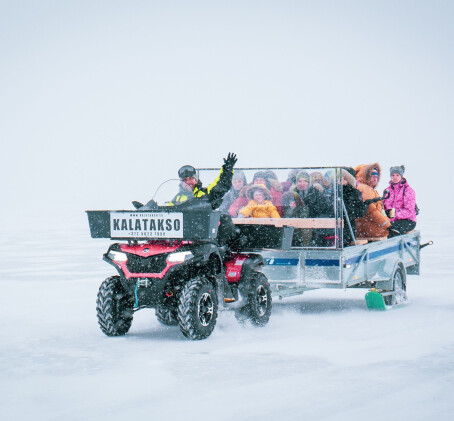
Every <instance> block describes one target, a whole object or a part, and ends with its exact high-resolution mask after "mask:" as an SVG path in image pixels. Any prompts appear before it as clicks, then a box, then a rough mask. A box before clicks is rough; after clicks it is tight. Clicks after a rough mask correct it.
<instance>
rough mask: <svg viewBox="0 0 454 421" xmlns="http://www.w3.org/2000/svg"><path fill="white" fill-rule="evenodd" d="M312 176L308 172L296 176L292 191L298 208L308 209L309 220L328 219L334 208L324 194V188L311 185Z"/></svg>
mask: <svg viewBox="0 0 454 421" xmlns="http://www.w3.org/2000/svg"><path fill="white" fill-rule="evenodd" d="M310 180H311V178H310V175H309V174H308V173H307V172H304V171H302V172H300V173H298V174H297V176H296V185H295V186H293V187H292V188H291V189H290V192H292V193H293V194H294V197H295V199H298V198H299V199H300V201H301V203H299V201H298V200H296V204H297V207H298V206H299V207H307V212H304V213H305V214H306V213H307V216H306V217H307V218H321V217H328V216H330V213H332V211H333V210H332V206H330V203H329V202H328V200H327V199H326V197H325V196H324V194H323V187H322V186H321V185H320V184H318V183H315V185H311V184H310Z"/></svg>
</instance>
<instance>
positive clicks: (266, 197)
mask: <svg viewBox="0 0 454 421" xmlns="http://www.w3.org/2000/svg"><path fill="white" fill-rule="evenodd" d="M247 197H248V198H249V199H250V200H249V203H248V204H247V205H246V206H245V207H244V208H243V209H241V210H240V212H239V213H238V217H239V218H251V217H252V218H280V217H281V216H280V215H279V212H278V211H277V209H276V206H274V205H273V203H272V202H271V194H270V192H269V190H268V189H267V188H266V187H265V186H262V185H260V184H257V185H252V186H251V187H249V189H248V190H247Z"/></svg>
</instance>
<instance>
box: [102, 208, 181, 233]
mask: <svg viewBox="0 0 454 421" xmlns="http://www.w3.org/2000/svg"><path fill="white" fill-rule="evenodd" d="M110 236H111V237H114V238H137V237H154V238H183V214H182V213H180V212H175V213H173V212H172V213H161V212H160V213H156V212H140V213H136V212H110Z"/></svg>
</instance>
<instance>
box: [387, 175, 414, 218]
mask: <svg viewBox="0 0 454 421" xmlns="http://www.w3.org/2000/svg"><path fill="white" fill-rule="evenodd" d="M386 191H389V193H390V196H389V197H388V199H386V200H385V201H384V202H383V203H384V205H385V209H386V210H387V209H393V208H394V209H395V210H396V217H395V218H391V219H390V221H395V220H396V219H410V220H412V221H415V222H416V210H415V205H416V196H415V191H414V190H413V189H412V188H411V187H410V185H409V184H408V183H407V180H406V179H405V178H402V181H401V182H400V183H398V184H393V183H391V182H389V186H388V187H387V188H386V189H385V191H384V192H383V194H385V193H386Z"/></svg>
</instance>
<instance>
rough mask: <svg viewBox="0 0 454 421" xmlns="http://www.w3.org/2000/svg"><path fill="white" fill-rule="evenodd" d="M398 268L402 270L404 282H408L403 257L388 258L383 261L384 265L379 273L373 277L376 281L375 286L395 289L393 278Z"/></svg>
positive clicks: (390, 289) (383, 288)
mask: <svg viewBox="0 0 454 421" xmlns="http://www.w3.org/2000/svg"><path fill="white" fill-rule="evenodd" d="M398 269H401V270H402V276H403V277H404V282H405V283H406V282H407V271H406V270H405V265H404V263H403V261H402V259H400V258H399V259H396V260H394V261H392V260H386V261H384V262H383V267H382V268H381V269H380V270H379V271H378V272H377V274H376V275H375V276H374V277H373V278H372V279H371V281H375V287H376V288H377V289H381V290H386V291H392V290H393V287H394V286H393V279H394V274H395V273H396V271H397V270H398Z"/></svg>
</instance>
